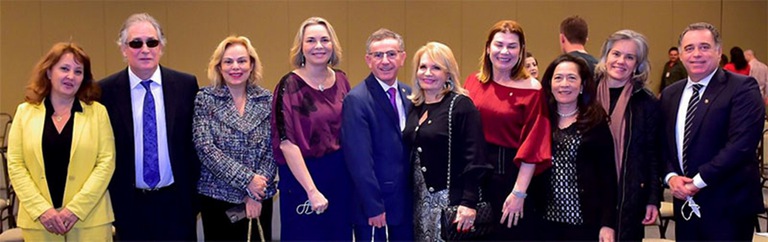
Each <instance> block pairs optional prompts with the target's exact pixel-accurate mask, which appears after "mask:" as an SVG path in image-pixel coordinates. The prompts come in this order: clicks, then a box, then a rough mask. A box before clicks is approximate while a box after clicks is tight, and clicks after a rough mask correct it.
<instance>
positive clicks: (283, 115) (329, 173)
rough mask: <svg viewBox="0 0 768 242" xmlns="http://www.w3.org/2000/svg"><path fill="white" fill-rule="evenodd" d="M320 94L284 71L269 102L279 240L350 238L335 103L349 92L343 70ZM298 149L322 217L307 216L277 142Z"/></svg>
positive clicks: (347, 192)
mask: <svg viewBox="0 0 768 242" xmlns="http://www.w3.org/2000/svg"><path fill="white" fill-rule="evenodd" d="M334 71H335V72H336V82H335V84H334V85H333V86H331V87H330V88H328V89H325V90H323V91H319V90H316V89H313V88H312V87H310V86H309V85H307V83H306V82H305V81H304V80H303V79H302V78H301V77H299V75H297V74H295V73H293V72H290V73H288V74H286V75H285V76H283V78H282V79H281V80H280V82H279V83H278V84H277V86H276V87H275V92H274V93H275V95H274V99H273V102H272V105H273V107H272V112H273V114H272V129H273V131H272V135H273V137H272V146H273V149H274V156H275V161H276V162H277V163H278V164H279V166H278V173H279V175H280V184H279V189H280V218H281V227H282V229H281V233H280V238H281V240H283V241H292V240H302V241H306V240H313V241H316V240H333V241H351V240H352V215H351V213H350V211H351V209H349V208H350V206H351V201H350V199H351V191H352V188H351V180H350V178H349V173H348V172H347V168H346V164H345V162H344V157H343V154H342V152H341V146H340V141H339V138H340V135H341V105H342V100H343V99H344V96H346V95H347V93H349V89H350V87H349V82H348V81H347V76H346V74H345V73H344V72H342V71H340V70H334ZM283 140H289V141H291V142H292V143H293V144H296V146H298V147H299V150H300V151H301V155H302V156H303V157H304V161H305V163H306V165H307V169H308V170H309V174H310V175H311V176H312V180H313V181H314V183H315V186H316V187H317V189H318V191H320V192H321V193H322V194H323V195H324V196H325V198H326V199H328V209H326V210H325V212H324V213H322V214H317V213H314V212H312V209H311V208H312V207H311V205H310V203H309V200H308V198H307V193H306V192H305V191H304V188H303V187H302V186H301V184H300V183H299V182H298V181H297V180H296V177H294V176H293V173H291V170H290V168H289V167H288V165H287V164H286V161H285V156H284V155H283V152H282V151H281V150H280V142H281V141H283Z"/></svg>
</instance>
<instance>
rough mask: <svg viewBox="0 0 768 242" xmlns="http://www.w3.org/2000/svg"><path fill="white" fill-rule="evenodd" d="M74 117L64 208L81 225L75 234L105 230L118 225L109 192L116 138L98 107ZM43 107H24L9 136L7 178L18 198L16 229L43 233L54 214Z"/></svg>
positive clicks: (23, 104)
mask: <svg viewBox="0 0 768 242" xmlns="http://www.w3.org/2000/svg"><path fill="white" fill-rule="evenodd" d="M80 105H81V106H82V107H83V112H75V114H74V119H75V123H74V127H73V129H72V149H71V150H72V151H71V152H70V155H69V159H70V161H69V168H68V169H67V176H68V177H67V184H66V185H65V188H64V200H63V203H62V204H63V206H64V207H65V208H67V209H69V210H70V211H72V213H74V214H75V215H76V216H77V217H78V218H80V221H78V222H77V223H75V228H85V227H91V226H96V225H103V224H107V223H110V222H112V221H114V220H115V216H114V214H113V213H112V202H111V201H110V198H109V192H108V191H107V186H108V185H109V181H110V179H111V178H112V173H114V171H115V137H114V135H113V134H112V125H111V124H110V121H109V116H108V114H107V109H106V108H105V107H104V105H101V104H100V103H98V102H93V104H91V105H86V104H85V103H84V102H80ZM44 124H45V105H43V104H42V103H40V104H38V105H35V104H30V103H26V102H25V103H22V104H20V105H19V107H18V108H17V109H16V116H15V117H14V118H13V124H12V125H11V132H10V133H9V134H8V173H9V177H10V179H11V184H12V185H13V187H14V189H15V190H16V195H17V196H18V198H19V202H20V203H19V205H20V206H19V218H18V226H19V227H21V228H27V229H41V230H42V229H45V228H44V227H43V225H42V224H41V223H40V222H39V221H37V219H38V218H39V217H40V215H42V214H43V212H45V211H46V210H48V209H50V208H53V203H52V202H51V194H50V192H49V191H48V183H47V182H46V180H45V179H46V178H45V166H44V161H43V146H42V137H43V126H44Z"/></svg>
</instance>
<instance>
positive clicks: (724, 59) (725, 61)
mask: <svg viewBox="0 0 768 242" xmlns="http://www.w3.org/2000/svg"><path fill="white" fill-rule="evenodd" d="M726 64H728V56H726V55H725V54H720V63H719V66H720V68H723V67H725V65H726Z"/></svg>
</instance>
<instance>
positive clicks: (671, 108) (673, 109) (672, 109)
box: [665, 82, 687, 174]
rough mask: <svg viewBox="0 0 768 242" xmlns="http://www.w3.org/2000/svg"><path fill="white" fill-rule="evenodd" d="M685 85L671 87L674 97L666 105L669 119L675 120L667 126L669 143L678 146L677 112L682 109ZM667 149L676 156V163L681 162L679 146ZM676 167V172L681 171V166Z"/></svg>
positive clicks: (683, 83)
mask: <svg viewBox="0 0 768 242" xmlns="http://www.w3.org/2000/svg"><path fill="white" fill-rule="evenodd" d="M685 83H687V82H681V83H680V84H682V85H673V86H670V87H671V88H675V89H672V91H671V92H670V95H672V96H671V97H670V98H669V102H671V103H669V104H665V106H666V107H668V109H667V113H666V115H667V117H672V118H673V119H672V120H673V122H672V123H671V125H667V126H666V127H667V130H666V131H667V132H666V134H667V140H668V141H669V143H670V144H677V140H676V135H675V134H676V132H675V131H676V128H677V112H678V110H679V109H680V101H681V100H680V99H681V98H682V96H683V90H685ZM667 147H669V149H670V151H669V153H670V154H674V157H675V161H678V160H680V157H678V156H677V145H668V146H667ZM674 167H675V170H679V169H680V166H679V165H676V166H674ZM678 172H681V173H680V174H682V171H678Z"/></svg>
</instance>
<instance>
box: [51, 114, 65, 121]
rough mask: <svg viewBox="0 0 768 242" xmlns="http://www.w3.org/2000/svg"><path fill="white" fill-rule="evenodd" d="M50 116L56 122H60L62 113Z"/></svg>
mask: <svg viewBox="0 0 768 242" xmlns="http://www.w3.org/2000/svg"><path fill="white" fill-rule="evenodd" d="M52 116H53V120H55V121H56V122H61V120H62V119H63V118H64V115H56V114H53V115H52Z"/></svg>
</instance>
